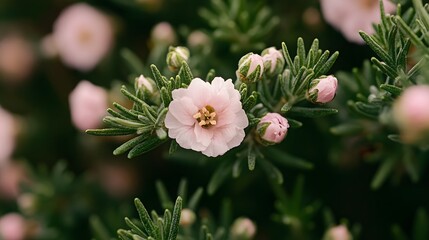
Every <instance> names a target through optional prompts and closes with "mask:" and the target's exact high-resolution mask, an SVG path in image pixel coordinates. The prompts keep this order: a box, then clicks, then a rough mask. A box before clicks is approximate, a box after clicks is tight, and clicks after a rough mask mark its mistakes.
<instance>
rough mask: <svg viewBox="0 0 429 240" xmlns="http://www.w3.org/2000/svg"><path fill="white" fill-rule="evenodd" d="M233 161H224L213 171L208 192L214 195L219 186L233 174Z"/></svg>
mask: <svg viewBox="0 0 429 240" xmlns="http://www.w3.org/2000/svg"><path fill="white" fill-rule="evenodd" d="M231 170H232V163H231V162H228V161H224V162H223V163H222V164H221V165H220V166H219V167H218V168H217V169H216V171H215V172H214V173H213V175H212V177H211V178H210V181H209V183H208V186H207V193H208V194H209V195H213V194H214V193H215V192H216V190H217V189H218V188H219V186H220V185H221V184H222V183H223V182H224V181H225V180H226V178H227V177H228V176H230V175H231Z"/></svg>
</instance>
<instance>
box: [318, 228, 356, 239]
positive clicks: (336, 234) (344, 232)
mask: <svg viewBox="0 0 429 240" xmlns="http://www.w3.org/2000/svg"><path fill="white" fill-rule="evenodd" d="M351 239H352V236H351V234H350V232H349V230H348V229H347V227H346V226H344V225H338V226H336V227H331V228H330V229H329V230H328V232H326V234H325V237H324V238H323V240H351Z"/></svg>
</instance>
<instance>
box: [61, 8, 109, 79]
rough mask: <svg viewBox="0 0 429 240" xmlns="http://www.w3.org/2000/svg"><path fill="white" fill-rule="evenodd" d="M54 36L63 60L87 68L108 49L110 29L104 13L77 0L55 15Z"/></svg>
mask: <svg viewBox="0 0 429 240" xmlns="http://www.w3.org/2000/svg"><path fill="white" fill-rule="evenodd" d="M53 38H54V42H55V45H56V49H57V51H58V54H59V56H60V58H61V59H62V60H63V62H64V64H66V65H68V66H70V67H73V68H76V69H78V70H81V71H89V70H91V69H92V68H94V67H95V65H97V63H98V62H99V61H100V60H101V59H102V58H103V57H104V56H105V55H106V54H107V53H108V52H109V50H110V48H111V46H112V42H113V29H112V24H111V23H110V20H109V19H108V17H107V16H105V15H104V14H103V13H101V12H100V11H98V10H96V9H95V8H93V7H91V6H89V5H87V4H85V3H77V4H74V5H72V6H70V7H68V8H67V9H65V10H64V11H63V12H62V13H61V15H60V16H59V17H58V19H57V20H56V22H55V24H54V31H53Z"/></svg>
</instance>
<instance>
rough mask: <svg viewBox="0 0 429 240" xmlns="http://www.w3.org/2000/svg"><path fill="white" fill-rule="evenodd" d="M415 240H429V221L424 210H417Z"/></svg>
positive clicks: (414, 230)
mask: <svg viewBox="0 0 429 240" xmlns="http://www.w3.org/2000/svg"><path fill="white" fill-rule="evenodd" d="M413 233H414V240H427V239H429V220H428V215H427V214H426V211H425V210H424V209H423V208H419V209H418V210H417V214H416V218H415V220H414V229H413Z"/></svg>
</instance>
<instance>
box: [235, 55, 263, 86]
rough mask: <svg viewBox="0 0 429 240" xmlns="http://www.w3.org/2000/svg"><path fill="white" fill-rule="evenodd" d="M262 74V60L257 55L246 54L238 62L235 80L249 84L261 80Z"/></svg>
mask: <svg viewBox="0 0 429 240" xmlns="http://www.w3.org/2000/svg"><path fill="white" fill-rule="evenodd" d="M263 73H264V60H263V59H262V57H261V56H260V55H258V54H254V53H248V54H246V55H244V56H243V57H242V58H241V59H240V61H239V62H238V70H237V71H236V75H237V78H238V79H240V80H241V81H242V82H245V83H251V82H256V81H258V80H259V79H261V77H262V74H263Z"/></svg>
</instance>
